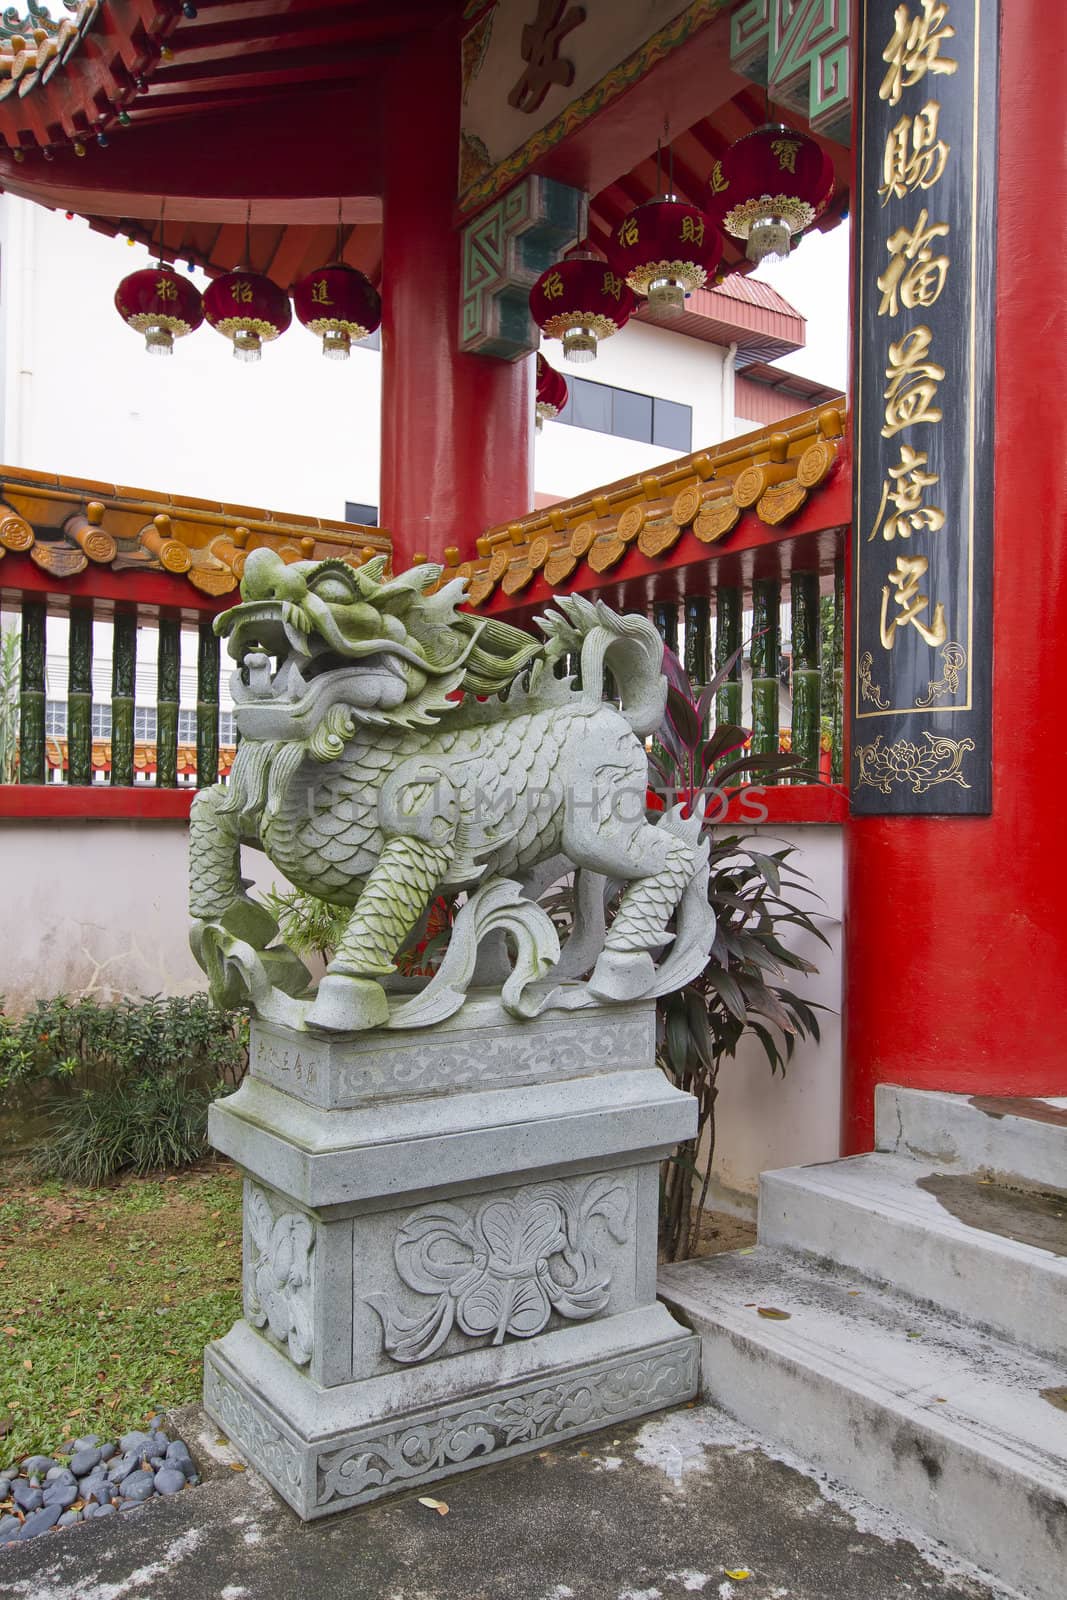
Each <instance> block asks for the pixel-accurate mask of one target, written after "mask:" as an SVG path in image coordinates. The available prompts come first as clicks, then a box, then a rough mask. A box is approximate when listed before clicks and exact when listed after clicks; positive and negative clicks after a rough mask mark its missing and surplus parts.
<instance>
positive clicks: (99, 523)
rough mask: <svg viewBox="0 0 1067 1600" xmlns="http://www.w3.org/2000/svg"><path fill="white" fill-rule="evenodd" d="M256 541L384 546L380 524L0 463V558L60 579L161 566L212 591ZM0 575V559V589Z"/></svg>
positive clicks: (339, 552)
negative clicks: (21, 559)
mask: <svg viewBox="0 0 1067 1600" xmlns="http://www.w3.org/2000/svg"><path fill="white" fill-rule="evenodd" d="M261 545H269V546H270V548H271V549H273V550H277V551H278V553H279V554H280V555H282V556H283V557H285V558H286V559H287V560H291V561H300V560H307V559H310V558H315V559H322V558H323V557H325V556H340V557H342V559H344V560H347V561H351V562H353V563H355V564H359V563H360V562H362V561H365V560H366V559H367V558H368V556H372V555H378V554H382V553H384V554H388V553H389V552H390V550H391V544H390V540H389V536H388V534H384V533H383V532H382V531H381V529H380V528H365V527H362V526H359V525H357V524H355V523H350V522H333V521H330V520H329V519H327V518H325V517H302V516H295V515H287V514H284V513H280V512H273V511H265V510H262V509H260V508H258V507H255V506H238V505H227V504H224V503H222V502H220V501H213V500H198V499H194V498H193V497H191V496H189V495H168V494H161V493H158V492H156V491H154V490H151V489H130V488H125V487H123V486H121V485H117V484H112V483H97V482H95V481H93V480H91V479H78V478H59V477H55V476H54V475H52V474H50V473H46V472H30V471H28V470H27V469H25V468H21V467H0V557H3V556H4V555H5V554H6V553H7V552H8V551H11V552H13V553H15V554H26V555H28V557H29V559H30V560H31V561H32V562H33V564H34V565H35V566H36V567H38V568H40V570H41V571H42V572H44V573H47V574H48V575H49V577H51V578H54V579H59V580H60V587H62V586H63V584H64V583H65V582H69V581H70V580H72V579H77V578H78V577H79V576H80V575H81V574H82V573H83V572H85V571H86V570H87V569H89V568H93V567H95V568H96V569H98V570H99V569H101V568H110V569H111V570H112V571H113V572H115V573H116V574H120V575H132V574H134V573H145V572H154V573H163V572H169V573H172V574H174V575H176V576H179V577H184V578H185V579H186V580H187V581H188V582H189V583H190V584H192V585H193V587H194V588H196V589H198V590H199V591H200V592H201V594H205V595H209V596H212V597H217V596H221V595H225V594H229V593H232V591H233V590H235V589H236V588H237V585H238V583H239V582H240V577H241V573H242V572H243V570H244V563H245V557H246V556H247V554H248V553H249V551H252V550H255V549H258V548H259V547H260V546H261ZM4 578H5V573H4V568H3V565H2V563H0V590H2V589H3V587H4Z"/></svg>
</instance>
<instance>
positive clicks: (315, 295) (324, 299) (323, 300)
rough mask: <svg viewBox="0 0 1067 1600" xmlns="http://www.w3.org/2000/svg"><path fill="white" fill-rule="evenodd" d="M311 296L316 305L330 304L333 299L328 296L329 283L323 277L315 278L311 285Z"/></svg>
mask: <svg viewBox="0 0 1067 1600" xmlns="http://www.w3.org/2000/svg"><path fill="white" fill-rule="evenodd" d="M311 298H312V300H313V302H314V303H315V305H317V306H332V305H333V301H332V300H331V299H330V296H329V285H328V284H327V282H326V279H325V278H316V279H315V281H314V283H313V284H312V285H311Z"/></svg>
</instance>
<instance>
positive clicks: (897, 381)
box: [882, 325, 945, 439]
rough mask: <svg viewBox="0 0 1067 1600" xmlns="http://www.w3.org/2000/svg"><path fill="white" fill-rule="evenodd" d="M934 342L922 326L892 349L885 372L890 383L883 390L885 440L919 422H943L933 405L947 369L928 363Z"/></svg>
mask: <svg viewBox="0 0 1067 1600" xmlns="http://www.w3.org/2000/svg"><path fill="white" fill-rule="evenodd" d="M932 339H933V334H932V333H931V331H930V329H929V328H927V327H926V326H925V325H920V326H919V327H918V328H913V329H912V330H911V332H910V333H906V334H905V335H904V337H903V339H899V340H898V341H897V342H896V344H891V345H890V346H889V362H888V365H887V366H886V369H885V375H886V377H887V378H888V380H889V382H888V384H887V385H886V388H885V389H884V390H883V399H884V400H885V401H886V408H885V427H884V428H883V429H882V438H883V439H892V437H893V436H894V434H897V433H899V432H900V430H901V428H910V427H911V426H912V425H913V424H914V423H917V422H940V421H941V416H942V413H941V410H940V408H939V407H937V406H935V405H934V404H933V401H934V400H935V399H936V398H937V386H938V384H939V383H941V382H942V381H943V380H944V376H945V369H944V367H943V366H941V365H940V363H939V362H937V361H930V360H928V359H927V357H928V356H929V354H930V343H931V341H932Z"/></svg>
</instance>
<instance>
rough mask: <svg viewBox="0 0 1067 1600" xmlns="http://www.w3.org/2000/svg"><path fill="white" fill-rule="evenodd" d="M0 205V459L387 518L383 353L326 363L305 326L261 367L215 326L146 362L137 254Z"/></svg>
mask: <svg viewBox="0 0 1067 1600" xmlns="http://www.w3.org/2000/svg"><path fill="white" fill-rule="evenodd" d="M0 208H2V226H3V241H2V243H3V301H2V310H3V322H4V324H5V330H4V347H5V348H4V357H5V360H4V371H3V388H4V407H3V424H4V432H3V439H2V442H0V460H3V461H4V462H5V463H7V464H8V465H13V466H23V467H31V468H34V469H36V470H38V471H44V472H58V473H60V474H62V475H64V476H69V477H75V478H77V477H85V478H97V479H101V480H103V481H104V482H108V483H118V484H127V485H130V486H132V487H134V488H146V489H157V490H161V491H163V492H165V493H169V494H175V493H176V494H187V495H196V496H199V497H201V498H203V499H208V500H223V501H229V502H232V503H236V504H242V505H249V506H259V507H263V508H266V509H267V510H271V511H291V512H300V513H303V514H304V515H308V516H323V517H338V518H343V517H344V514H345V501H346V500H354V501H363V502H365V503H368V504H370V505H377V503H378V459H379V419H380V403H379V389H380V380H381V357H380V355H379V354H378V352H377V351H376V350H369V349H356V350H353V352H352V355H351V358H350V359H349V360H348V361H327V360H326V359H325V357H324V356H323V355H322V354H321V353H320V341H319V340H318V339H317V338H315V337H314V336H313V335H312V334H310V333H308V332H307V330H306V329H305V328H302V327H301V326H300V325H299V323H297V322H296V321H295V319H294V322H293V326H292V327H291V328H290V329H289V331H288V332H287V333H286V334H285V335H283V337H282V338H281V339H279V340H277V341H276V342H275V343H274V344H271V345H268V346H266V347H265V349H264V352H263V359H262V361H259V362H256V363H254V364H252V363H249V364H246V363H244V362H240V361H236V360H235V359H234V358H233V356H232V354H231V352H230V345H229V342H228V341H227V340H226V339H223V338H222V337H221V336H220V335H219V334H217V333H215V332H214V331H213V330H212V329H211V328H209V327H207V326H206V325H205V326H204V327H202V328H201V329H200V330H199V331H198V332H196V333H194V334H191V335H189V336H188V337H187V338H185V339H181V340H178V341H176V343H175V348H174V354H173V355H172V356H169V357H166V356H149V355H148V354H147V353H146V351H145V348H144V340H143V338H142V337H141V336H140V335H139V334H136V333H134V332H133V331H132V330H131V329H129V328H127V327H125V326H124V325H123V323H122V319H121V318H120V317H119V315H118V313H117V311H116V310H115V308H114V304H113V300H114V294H115V289H116V287H117V285H118V283H119V281H120V280H121V279H122V278H123V277H124V276H125V275H126V274H127V273H129V272H133V271H136V270H137V269H139V268H141V267H144V266H148V265H150V258H149V256H148V254H147V252H146V251H145V250H144V248H143V247H142V246H140V245H135V246H133V247H132V248H131V247H129V246H127V245H126V243H125V241H124V240H122V239H110V238H106V237H104V236H103V235H101V234H96V233H93V232H91V231H90V229H89V227H88V224H87V223H85V222H83V221H82V220H81V219H80V218H75V219H74V220H73V221H70V222H68V221H67V220H66V219H65V217H64V216H63V214H62V213H61V212H50V211H45V210H43V209H42V208H41V207H40V206H35V205H32V204H30V203H29V202H27V201H21V200H15V199H12V198H11V197H10V196H5V197H4V198H3V200H2V201H0ZM183 270H184V269H183ZM194 279H195V281H196V282H197V283H198V284H199V285H200V287H201V288H203V287H204V284H205V281H206V280H205V279H204V278H203V277H202V276H201V275H200V274H194Z"/></svg>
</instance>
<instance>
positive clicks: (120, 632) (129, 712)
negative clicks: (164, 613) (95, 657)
mask: <svg viewBox="0 0 1067 1600" xmlns="http://www.w3.org/2000/svg"><path fill="white" fill-rule="evenodd" d="M136 675H137V613H136V612H135V611H117V612H116V613H115V623H114V642H113V645H112V653H111V783H112V786H113V787H115V788H120V787H121V788H129V787H130V786H131V785H132V783H133V703H134V691H135V685H136Z"/></svg>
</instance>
